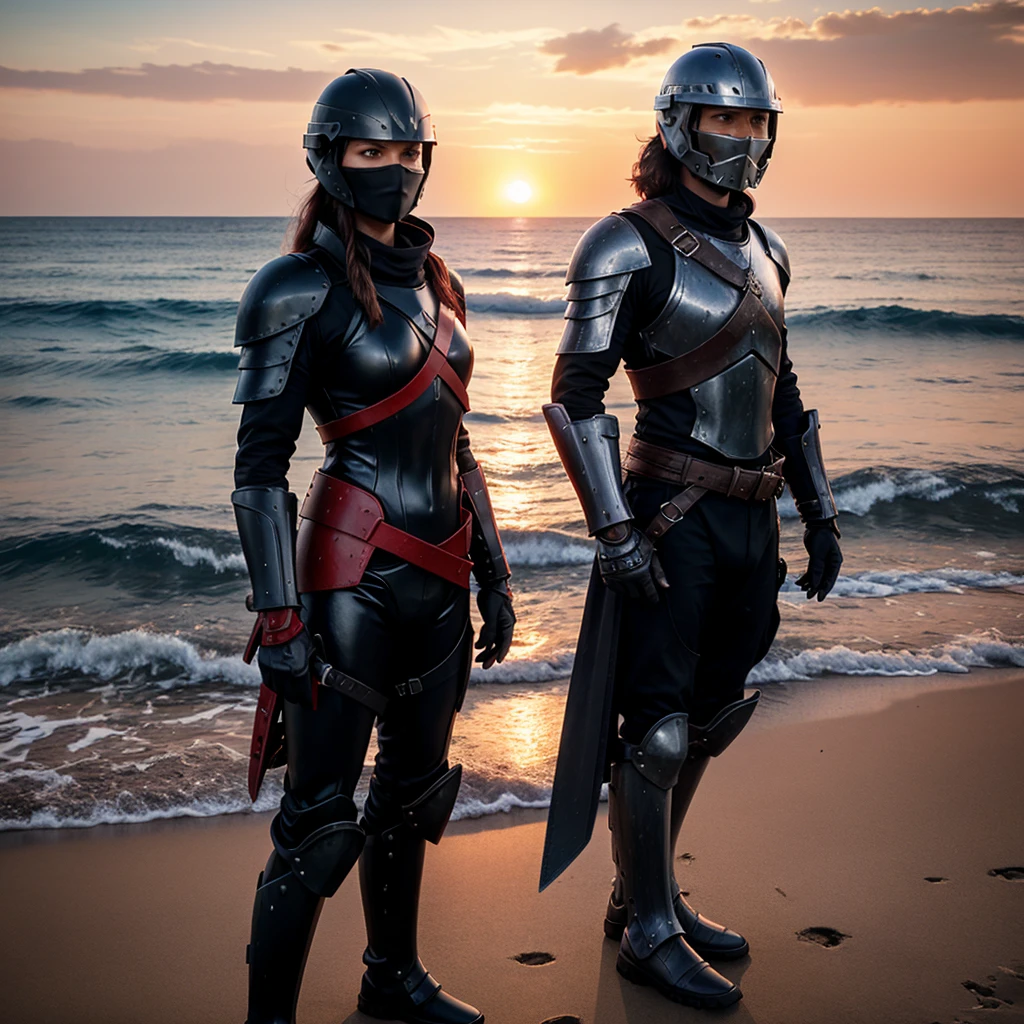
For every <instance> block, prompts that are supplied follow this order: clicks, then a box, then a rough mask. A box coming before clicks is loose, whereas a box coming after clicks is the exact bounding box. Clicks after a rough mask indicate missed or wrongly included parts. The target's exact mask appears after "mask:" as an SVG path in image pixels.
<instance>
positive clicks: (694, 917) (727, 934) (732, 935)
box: [604, 691, 761, 960]
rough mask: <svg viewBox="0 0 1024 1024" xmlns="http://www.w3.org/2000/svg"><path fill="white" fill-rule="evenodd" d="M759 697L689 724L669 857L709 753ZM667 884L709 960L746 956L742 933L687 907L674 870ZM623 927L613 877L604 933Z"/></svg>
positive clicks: (721, 746)
mask: <svg viewBox="0 0 1024 1024" xmlns="http://www.w3.org/2000/svg"><path fill="white" fill-rule="evenodd" d="M760 696H761V693H760V691H756V692H755V693H754V694H753V696H751V697H748V698H746V699H744V700H741V701H736V702H734V703H732V704H729V705H727V706H726V707H725V708H723V709H722V710H721V711H720V712H719V713H718V714H717V715H715V717H714V718H713V719H712V721H711V722H710V723H708V725H706V726H704V727H703V728H700V727H693V726H691V727H690V740H691V742H690V745H689V749H688V756H687V758H686V761H685V762H684V763H683V767H682V769H681V770H680V772H679V781H678V782H677V783H676V785H675V786H674V787H673V789H672V809H671V826H670V828H671V831H670V835H669V841H670V844H671V845H670V847H669V849H670V850H671V851H672V855H673V858H674V856H675V849H676V845H677V843H678V842H679V833H680V831H681V830H682V827H683V820H684V819H685V818H686V813H687V811H688V810H689V809H690V804H691V802H692V801H693V796H694V793H696V792H697V787H698V786H699V785H700V781H701V779H702V778H703V776H704V772H705V770H706V769H707V766H708V763H709V761H710V759H711V757H712V756H715V757H717V756H718V755H719V754H720V753H722V751H723V750H725V748H726V747H727V746H728V745H729V744H730V743H731V742H732V741H733V740H734V739H735V738H736V737H737V736H738V735H739V733H740V731H741V730H742V729H743V727H744V726H745V725H746V724H747V722H748V721H749V720H750V716H751V715H752V714H753V713H754V709H755V708H756V707H757V702H758V700H759V699H760ZM673 864H674V861H673ZM671 887H672V902H673V905H674V907H675V912H676V917H677V918H678V919H679V923H680V924H681V925H682V926H683V933H684V935H685V936H686V941H687V942H688V943H689V944H690V945H691V946H692V947H693V949H694V950H695V951H696V952H698V953H700V955H701V956H705V957H707V958H708V959H710V960H738V959H739V958H740V957H743V956H746V955H747V953H748V952H749V951H750V946H749V944H748V943H747V940H746V939H745V938H744V937H743V936H742V935H740V934H739V933H738V932H735V931H733V930H732V929H730V928H726V927H725V926H724V925H721V924H718V923H717V922H715V921H712V920H710V919H709V918H706V917H704V916H703V915H702V914H699V913H698V912H697V911H696V910H694V909H693V907H691V906H690V904H689V903H688V902H687V901H686V899H685V897H684V896H683V894H682V892H681V891H680V889H679V883H678V882H677V881H676V878H675V872H674V870H673V873H672V876H671ZM625 927H626V906H625V902H624V898H623V895H622V882H621V879H619V878H618V877H617V878H616V879H615V882H614V884H613V887H612V892H611V895H610V896H609V897H608V909H607V912H606V913H605V919H604V933H605V935H607V936H608V938H610V939H615V940H616V941H618V940H619V939H620V938H621V936H622V932H623V929H624V928H625Z"/></svg>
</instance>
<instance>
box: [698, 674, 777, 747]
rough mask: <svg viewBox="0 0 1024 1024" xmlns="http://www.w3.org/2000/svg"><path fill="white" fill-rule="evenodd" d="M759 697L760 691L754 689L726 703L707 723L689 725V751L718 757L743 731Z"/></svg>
mask: <svg viewBox="0 0 1024 1024" xmlns="http://www.w3.org/2000/svg"><path fill="white" fill-rule="evenodd" d="M760 699H761V691H760V690H755V691H754V692H753V694H752V695H751V696H749V697H746V698H744V699H743V700H737V701H733V703H732V704H726V706H725V707H724V708H722V709H721V710H719V712H718V713H717V714H716V715H715V716H714V718H712V719H711V721H710V722H708V724H707V725H702V726H696V725H691V726H690V744H691V752H693V753H696V752H698V751H699V752H701V753H703V754H705V755H707V756H708V757H718V755H719V754H721V753H722V752H723V751H724V750H725V748H726V747H728V746H729V744H730V743H732V741H733V740H734V739H736V737H737V736H739V734H740V733H741V732H743V729H744V727H745V726H746V724H747V722H749V721H750V717H751V715H753V713H754V710H755V708H756V707H757V702H758V701H759V700H760Z"/></svg>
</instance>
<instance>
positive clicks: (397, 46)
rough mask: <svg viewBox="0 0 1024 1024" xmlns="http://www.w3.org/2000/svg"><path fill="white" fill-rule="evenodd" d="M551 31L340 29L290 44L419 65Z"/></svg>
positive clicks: (501, 47) (528, 39)
mask: <svg viewBox="0 0 1024 1024" xmlns="http://www.w3.org/2000/svg"><path fill="white" fill-rule="evenodd" d="M551 31H552V30H551V29H545V28H527V29H515V30H507V31H506V30H500V31H486V30H481V29H468V28H448V27H447V26H444V25H435V26H434V27H433V28H432V29H430V30H429V31H426V32H421V33H410V34H404V33H399V32H375V31H370V30H368V29H360V28H347V29H342V30H340V31H339V34H338V38H336V39H326V40H320V39H295V40H293V41H292V45H293V46H301V47H304V48H306V49H312V50H315V51H316V52H318V53H325V54H329V55H337V54H341V53H346V54H350V55H351V56H352V58H353V60H355V59H357V58H358V55H359V54H365V53H372V54H375V55H376V54H387V55H388V59H389V60H393V61H394V60H401V61H419V62H423V61H429V60H431V58H432V57H435V56H437V55H439V54H453V53H472V52H484V51H489V50H507V49H510V48H512V47H514V46H517V45H521V44H523V43H536V42H537V41H538V40H540V39H544V38H545V37H547V36H550V35H551Z"/></svg>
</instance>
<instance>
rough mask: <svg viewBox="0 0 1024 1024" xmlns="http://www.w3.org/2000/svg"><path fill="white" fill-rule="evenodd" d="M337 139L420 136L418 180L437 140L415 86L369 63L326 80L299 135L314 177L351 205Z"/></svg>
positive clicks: (413, 138) (417, 138) (398, 139)
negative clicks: (420, 156)
mask: <svg viewBox="0 0 1024 1024" xmlns="http://www.w3.org/2000/svg"><path fill="white" fill-rule="evenodd" d="M339 139H380V140H381V141H394V142H422V143H423V144H424V145H423V171H424V174H423V182H426V178H427V172H428V171H429V170H430V154H431V149H432V147H433V145H434V144H435V143H436V142H437V137H436V135H435V134H434V124H433V122H432V121H431V119H430V111H428V110H427V104H426V101H425V100H424V99H423V96H422V95H421V94H420V91H419V90H418V89H417V88H416V87H415V86H413V85H410V83H409V82H408V81H407V80H406V79H404V78H399V77H398V75H393V74H391V73H390V72H389V71H377V70H375V69H374V68H349V70H348V71H346V72H345V74H343V75H342V76H341V77H340V78H336V79H335V80H334V81H333V82H331V83H330V85H328V86H327V88H326V89H324V91H323V92H322V93H321V94H320V98H319V99H318V100H317V101H316V105H315V106H314V107H313V114H312V117H311V118H310V121H309V126H308V128H307V129H306V134H305V135H304V136H303V137H302V145H303V148H304V149H305V150H306V163H307V164H308V165H309V169H310V170H311V171H312V172H313V174H315V175H316V180H317V181H319V182H320V184H321V185H323V187H324V188H325V189H326V190H327V191H328V192H329V193H330V194H331V195H332V196H334V198H335V199H337V200H338V201H339V202H342V203H344V204H345V205H346V206H352V205H353V202H352V190H351V189H350V188H349V186H348V183H347V182H346V181H345V177H344V175H343V174H342V171H341V165H340V163H339V160H338V154H339V152H340V151H341V147H340V146H338V145H337V142H338V140H339ZM420 191H421V192H422V184H421V186H420ZM418 198H419V196H418V195H417V199H418Z"/></svg>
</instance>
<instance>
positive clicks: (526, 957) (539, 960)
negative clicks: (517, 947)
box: [509, 950, 555, 967]
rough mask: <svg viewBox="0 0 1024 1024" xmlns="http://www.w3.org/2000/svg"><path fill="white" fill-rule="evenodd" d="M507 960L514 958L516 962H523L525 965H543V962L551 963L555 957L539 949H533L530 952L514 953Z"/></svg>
mask: <svg viewBox="0 0 1024 1024" xmlns="http://www.w3.org/2000/svg"><path fill="white" fill-rule="evenodd" d="M509 960H515V962H516V963H519V964H525V965H526V966H527V967H543V966H544V965H545V964H553V963H554V962H555V958H554V956H552V954H551V953H544V952H541V951H540V950H534V951H533V952H530V953H516V955H515V956H510V957H509Z"/></svg>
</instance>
